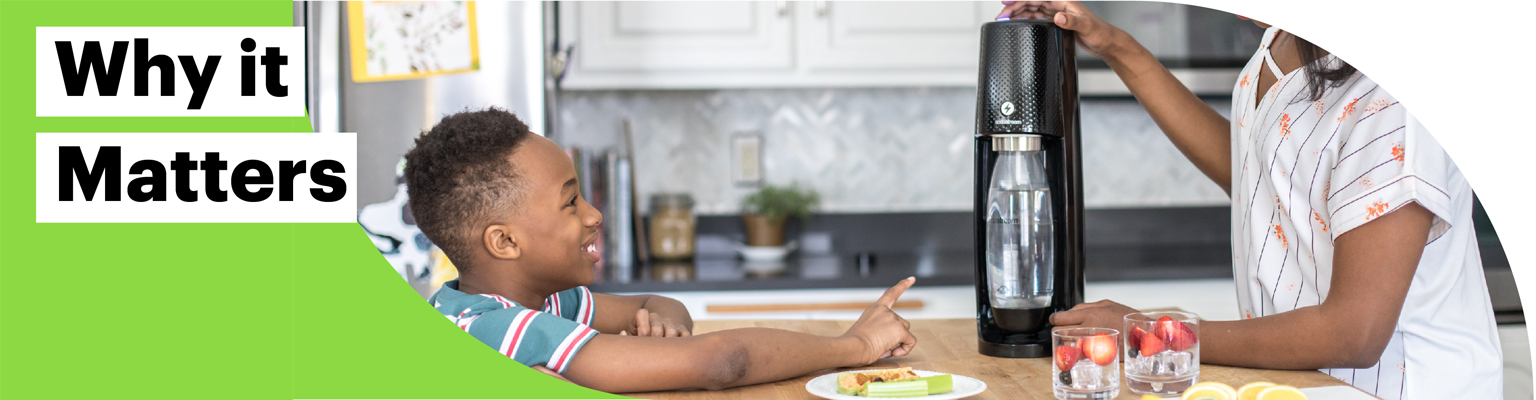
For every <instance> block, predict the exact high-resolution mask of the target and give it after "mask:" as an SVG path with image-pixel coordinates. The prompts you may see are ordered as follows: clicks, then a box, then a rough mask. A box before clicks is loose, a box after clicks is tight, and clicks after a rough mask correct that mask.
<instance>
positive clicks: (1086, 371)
mask: <svg viewBox="0 0 1536 400" xmlns="http://www.w3.org/2000/svg"><path fill="white" fill-rule="evenodd" d="M1119 347H1120V331H1117V330H1114V329H1109V328H1072V329H1062V330H1059V331H1055V332H1051V348H1052V349H1055V350H1054V352H1053V353H1054V354H1052V356H1051V361H1052V362H1051V390H1052V392H1054V393H1055V394H1056V398H1057V399H1063V400H1065V399H1113V398H1115V396H1119V395H1120V350H1119Z"/></svg>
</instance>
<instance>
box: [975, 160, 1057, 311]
mask: <svg viewBox="0 0 1536 400" xmlns="http://www.w3.org/2000/svg"><path fill="white" fill-rule="evenodd" d="M1021 136H1022V135H1021ZM1000 140H1017V142H1013V143H1010V144H1009V145H1005V146H995V147H1001V148H1002V150H1000V151H998V159H997V165H996V166H995V167H993V171H992V184H991V186H990V189H989V190H988V192H987V193H988V195H987V197H988V199H987V210H986V213H987V278H988V279H987V282H988V283H989V284H990V285H991V287H990V288H988V292H989V293H990V297H991V298H990V300H991V303H992V308H993V309H994V311H995V312H996V313H998V314H1005V313H1011V312H1015V311H1012V310H1028V309H1041V308H1046V307H1050V305H1051V298H1052V295H1053V294H1054V293H1053V292H1054V284H1053V282H1054V279H1053V278H1054V276H1053V274H1054V271H1055V254H1054V253H1055V248H1056V245H1055V237H1056V232H1055V228H1054V227H1053V226H1052V224H1051V216H1052V213H1051V211H1052V210H1051V187H1050V183H1049V182H1048V181H1047V180H1046V174H1045V154H1044V152H1042V151H1040V150H1039V148H1040V146H1039V140H1040V139H1039V137H1030V136H1024V137H1018V138H1006V139H1000ZM1026 143H1027V144H1026ZM1029 314H1030V317H1029V318H1026V319H1030V320H1033V319H1037V317H1038V316H1037V315H1036V314H1041V313H1039V312H1031V313H1029ZM996 316H997V317H998V320H999V321H998V322H999V324H1000V325H1003V326H1004V327H1005V328H1010V329H1015V328H1012V327H1009V326H1008V325H1015V326H1023V325H1021V323H1022V322H1023V321H1004V319H1005V316H1004V315H996ZM1020 317H1022V316H1020ZM1008 319H1015V320H1017V319H1020V318H1008ZM1009 322H1013V323H1012V324H1010V323H1009ZM1029 325H1031V326H1032V325H1034V324H1032V323H1031V324H1029Z"/></svg>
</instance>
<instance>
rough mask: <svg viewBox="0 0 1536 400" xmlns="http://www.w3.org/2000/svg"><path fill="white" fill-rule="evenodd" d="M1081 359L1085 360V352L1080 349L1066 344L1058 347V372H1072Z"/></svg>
mask: <svg viewBox="0 0 1536 400" xmlns="http://www.w3.org/2000/svg"><path fill="white" fill-rule="evenodd" d="M1081 359H1083V351H1082V350H1080V349H1078V348H1077V346H1074V345H1070V344H1064V345H1061V346H1057V347H1056V369H1057V370H1061V371H1071V370H1072V366H1073V365H1077V360H1081Z"/></svg>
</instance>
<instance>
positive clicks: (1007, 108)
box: [999, 101, 1013, 115]
mask: <svg viewBox="0 0 1536 400" xmlns="http://www.w3.org/2000/svg"><path fill="white" fill-rule="evenodd" d="M999 111H1002V112H1003V115H1013V102H1011V101H1005V102H1003V108H1002V109H1001V110H999Z"/></svg>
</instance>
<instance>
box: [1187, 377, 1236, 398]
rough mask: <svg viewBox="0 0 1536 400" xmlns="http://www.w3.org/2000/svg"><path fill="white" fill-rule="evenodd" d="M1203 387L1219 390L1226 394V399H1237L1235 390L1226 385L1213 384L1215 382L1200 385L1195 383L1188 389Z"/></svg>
mask: <svg viewBox="0 0 1536 400" xmlns="http://www.w3.org/2000/svg"><path fill="white" fill-rule="evenodd" d="M1203 387H1209V388H1215V389H1218V390H1221V391H1223V392H1226V393H1227V398H1230V399H1237V390H1236V389H1233V388H1232V386H1231V385H1227V384H1225V383H1221V382H1215V381H1206V382H1200V383H1196V384H1194V385H1191V386H1190V387H1189V388H1190V389H1196V388H1203Z"/></svg>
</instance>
